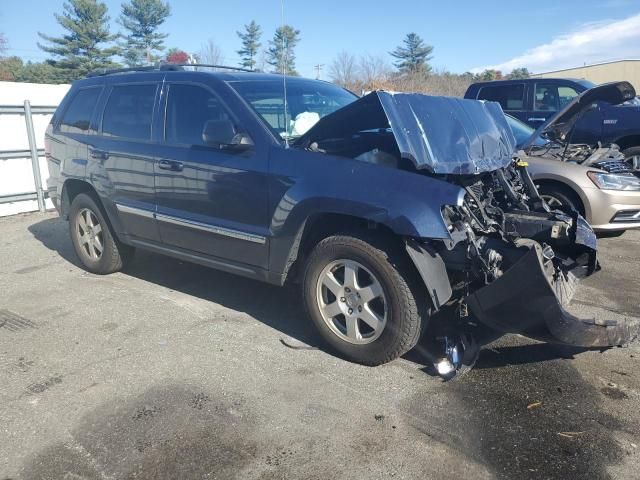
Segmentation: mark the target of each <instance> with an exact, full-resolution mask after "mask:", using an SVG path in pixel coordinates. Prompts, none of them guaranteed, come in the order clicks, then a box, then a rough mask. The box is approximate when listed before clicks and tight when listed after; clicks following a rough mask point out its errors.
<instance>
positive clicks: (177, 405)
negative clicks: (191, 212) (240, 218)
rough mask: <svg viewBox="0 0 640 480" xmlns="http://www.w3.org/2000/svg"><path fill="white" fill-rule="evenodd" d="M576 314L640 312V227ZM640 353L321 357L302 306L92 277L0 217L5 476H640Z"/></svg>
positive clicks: (285, 298) (512, 349) (508, 345)
mask: <svg viewBox="0 0 640 480" xmlns="http://www.w3.org/2000/svg"><path fill="white" fill-rule="evenodd" d="M600 259H601V263H602V266H603V269H602V271H600V272H598V273H597V274H595V275H593V276H592V277H590V278H588V279H587V280H585V281H584V282H583V283H582V284H581V286H580V288H579V291H578V294H577V297H576V299H575V301H574V302H575V305H576V307H577V308H578V309H580V310H583V311H584V313H585V314H589V312H594V311H600V313H602V312H603V311H604V312H605V313H606V312H610V313H612V314H616V315H623V316H627V317H636V318H638V317H640V305H639V300H638V297H639V293H640V289H639V285H640V278H639V274H640V232H627V233H626V234H625V235H623V236H622V237H620V238H614V239H603V240H601V241H600ZM639 367H640V347H638V346H637V345H635V346H632V347H628V348H616V349H611V350H607V351H605V352H599V351H580V350H577V349H571V348H567V347H558V346H550V345H545V344H541V343H537V342H534V341H531V340H527V339H524V338H522V337H518V336H510V337H506V338H504V339H501V340H500V341H498V342H496V343H495V344H492V345H490V346H489V347H487V348H485V349H484V350H483V351H482V353H481V356H480V359H479V361H478V364H477V366H476V368H475V369H474V370H472V371H471V372H470V373H469V374H467V375H465V376H463V377H461V378H459V379H456V380H455V381H452V382H443V381H442V380H441V379H440V378H438V377H436V376H433V375H432V374H431V369H430V368H429V365H428V362H427V361H426V360H425V359H424V357H423V356H422V355H421V352H420V348H417V349H416V350H415V351H414V352H411V353H410V354H408V355H407V356H406V358H402V359H399V360H396V361H394V362H392V363H390V364H387V365H384V366H381V367H376V368H368V367H363V366H360V365H356V364H352V363H349V362H346V361H344V360H341V359H339V358H337V357H335V356H333V355H331V354H330V353H327V352H326V351H324V350H323V348H322V346H321V345H320V344H319V341H318V338H317V336H316V335H315V334H314V332H313V330H312V328H311V326H310V322H309V321H308V320H307V319H306V318H305V314H304V311H303V309H302V305H301V298H300V293H299V291H298V290H297V289H296V288H294V287H287V288H278V287H275V286H270V285H265V284H261V283H258V282H255V281H251V280H247V279H243V278H239V277H235V276H232V275H229V274H225V273H220V272H216V271H213V270H209V269H206V268H204V267H200V266H197V265H191V264H187V263H183V262H179V261H177V260H173V259H169V258H166V257H162V256H158V255H154V254H150V253H145V252H138V253H137V255H136V260H135V261H134V263H133V265H131V267H130V268H128V269H127V271H126V272H122V273H117V274H114V275H110V276H96V275H92V274H89V273H87V272H85V271H84V270H82V269H81V268H80V267H79V262H78V260H77V259H76V257H75V254H74V253H73V250H72V246H71V242H70V240H69V237H68V232H67V224H66V222H64V221H62V220H60V219H59V218H58V217H57V216H56V215H55V214H52V213H48V214H30V215H20V216H14V217H8V218H3V219H0V379H2V381H1V382H0V480H6V479H12V480H17V479H45V478H46V479H102V480H104V479H121V478H123V479H128V478H136V479H227V478H237V479H292V478H296V479H297V478H301V479H318V480H320V479H322V480H330V479H381V478H394V479H417V478H442V479H444V478H455V479H467V478H473V479H485V478H486V479H490V478H508V479H514V478H518V479H529V478H530V479H563V480H566V479H569V478H588V479H601V478H602V479H604V478H611V479H623V480H624V479H637V478H638V472H640V369H639Z"/></svg>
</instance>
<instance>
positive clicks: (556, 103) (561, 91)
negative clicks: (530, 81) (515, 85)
mask: <svg viewBox="0 0 640 480" xmlns="http://www.w3.org/2000/svg"><path fill="white" fill-rule="evenodd" d="M578 95H579V93H578V92H577V91H576V90H575V89H574V88H572V87H568V86H560V87H558V86H557V85H552V84H544V83H538V84H536V94H535V109H536V110H538V111H541V112H545V111H546V112H557V111H558V110H561V109H562V108H564V107H565V106H566V105H567V104H568V103H569V102H571V101H572V100H573V99H574V98H576V97H577V96H578Z"/></svg>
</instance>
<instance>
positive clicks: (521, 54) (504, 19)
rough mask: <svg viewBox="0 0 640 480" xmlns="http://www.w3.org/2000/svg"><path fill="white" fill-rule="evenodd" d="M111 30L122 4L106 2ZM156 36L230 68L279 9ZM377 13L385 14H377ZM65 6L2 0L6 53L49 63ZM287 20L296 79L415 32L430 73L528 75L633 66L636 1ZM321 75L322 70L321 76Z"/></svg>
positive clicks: (196, 10)
mask: <svg viewBox="0 0 640 480" xmlns="http://www.w3.org/2000/svg"><path fill="white" fill-rule="evenodd" d="M106 3H107V5H108V6H109V12H110V15H111V17H112V23H113V28H114V30H117V28H119V26H118V25H117V24H116V23H115V19H116V17H117V16H118V14H119V10H120V4H121V3H122V1H121V0H117V1H113V0H107V1H106ZM170 3H171V6H172V10H173V12H172V16H171V17H170V18H169V19H168V20H167V22H166V23H165V25H164V26H163V28H162V30H163V31H165V32H167V33H169V38H168V39H167V41H166V44H167V46H169V47H173V46H175V47H179V48H182V49H184V50H186V51H189V52H197V51H198V50H200V48H201V45H202V44H203V43H204V42H205V41H207V40H208V39H212V40H214V41H215V42H216V43H217V44H218V45H219V46H220V47H221V49H222V50H223V53H224V55H225V61H226V62H225V63H227V64H236V63H237V54H236V52H235V51H236V50H237V49H238V47H239V39H238V37H237V36H236V33H235V32H236V30H240V29H242V26H243V24H245V23H248V22H249V21H251V20H252V19H255V20H256V21H257V22H258V23H259V24H260V25H261V26H262V28H263V31H264V34H263V44H264V46H266V43H267V40H268V39H269V38H270V37H271V36H272V35H273V31H274V30H275V28H277V26H278V25H279V24H280V1H279V0H232V1H228V0H227V1H217V0H180V1H178V0H174V1H170ZM380 4H384V5H386V6H385V7H382V6H377V5H380ZM61 6H62V0H2V2H0V32H4V34H5V35H6V37H7V39H8V41H9V46H10V51H9V53H10V54H15V55H19V56H22V57H23V58H25V59H30V60H42V59H44V58H45V57H46V55H45V54H44V52H42V51H40V50H39V49H38V47H37V45H36V42H37V40H38V37H37V34H36V32H37V31H41V32H44V33H47V34H50V35H57V34H60V33H61V29H60V27H59V26H58V25H57V23H56V22H55V20H54V17H53V13H54V12H55V11H61ZM285 21H286V22H287V23H289V24H291V25H293V26H295V27H296V28H298V29H300V30H301V39H302V40H301V42H300V44H299V46H298V48H297V49H296V53H297V67H298V70H299V71H300V73H301V74H303V75H305V76H313V75H314V70H313V66H314V65H315V64H317V63H323V64H325V65H327V66H328V64H330V62H331V60H332V58H333V57H334V56H335V54H336V53H337V52H339V51H340V50H347V51H350V52H353V53H355V54H373V55H378V54H382V55H385V56H387V58H388V59H389V61H391V60H392V59H391V58H390V57H388V55H386V54H387V52H388V51H390V50H392V49H393V48H394V47H395V46H396V45H398V44H399V43H401V41H402V39H403V37H404V35H405V34H406V33H408V32H411V31H414V32H416V33H418V34H419V35H421V36H422V37H423V38H424V39H425V40H426V41H427V42H428V43H429V44H431V45H433V46H434V47H435V50H434V53H435V57H434V59H433V62H432V63H433V64H434V66H436V67H439V68H447V69H449V70H451V71H454V72H464V71H466V70H472V69H481V68H484V67H488V66H490V67H494V66H495V67H498V68H501V69H503V70H505V71H509V70H510V69H511V68H513V67H514V66H519V65H525V66H528V67H529V68H530V69H531V70H533V71H545V70H553V69H556V68H562V67H570V66H575V65H581V64H583V63H585V62H586V63H589V62H597V61H605V60H612V59H618V58H623V57H624V58H629V57H633V58H640V0H581V1H578V0H570V1H569V0H536V1H532V2H526V3H525V2H520V1H514V0H511V1H502V0H484V1H448V2H442V1H429V0H395V1H393V2H371V1H367V2H365V1H361V0H351V1H350V0H342V1H337V0H320V1H317V2H309V1H308V0H307V1H304V0H297V1H293V0H285ZM326 72H327V67H325V70H324V75H323V76H324V77H326Z"/></svg>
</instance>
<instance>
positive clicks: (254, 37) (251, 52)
mask: <svg viewBox="0 0 640 480" xmlns="http://www.w3.org/2000/svg"><path fill="white" fill-rule="evenodd" d="M236 33H237V34H238V37H240V40H242V48H241V49H240V50H237V52H236V53H237V54H238V55H240V58H241V61H240V66H241V67H244V68H250V69H251V70H254V69H255V67H256V57H257V55H258V50H259V49H260V47H261V46H262V44H261V43H260V37H261V36H262V29H261V28H260V25H258V24H257V23H256V22H255V20H251V23H250V24H249V25H245V26H244V33H242V32H236Z"/></svg>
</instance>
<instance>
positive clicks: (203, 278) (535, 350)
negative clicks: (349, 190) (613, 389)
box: [28, 218, 585, 376]
mask: <svg viewBox="0 0 640 480" xmlns="http://www.w3.org/2000/svg"><path fill="white" fill-rule="evenodd" d="M28 229H29V231H30V232H31V234H32V235H33V236H34V237H35V238H36V239H37V240H38V241H40V242H41V243H42V244H43V245H44V246H45V247H47V248H48V249H50V250H53V251H55V252H57V253H58V254H59V255H60V256H61V257H62V258H64V259H65V260H66V261H67V262H69V263H71V264H73V265H74V266H76V267H78V268H81V264H80V261H79V260H78V258H77V257H76V254H75V252H74V250H73V246H72V244H71V241H70V239H69V234H68V231H67V223H66V222H65V221H63V220H61V219H59V218H49V219H46V220H42V221H40V222H38V223H35V224H33V225H30V226H29V227H28ZM122 274H124V275H129V276H132V277H135V278H138V279H140V280H143V281H145V282H150V283H153V284H156V285H160V286H162V287H165V288H167V289H170V290H174V291H178V292H181V293H184V294H187V295H190V296H193V297H196V298H200V299H203V300H207V301H210V302H213V303H216V304H218V305H221V306H223V307H226V308H229V309H232V310H235V311H238V312H244V313H246V314H248V315H250V316H251V317H253V318H255V319H256V320H258V321H260V322H262V323H264V324H265V325H268V326H269V327H271V328H273V329H275V330H278V331H279V332H281V333H282V334H283V335H285V336H288V337H291V338H292V339H295V340H297V341H298V342H301V344H297V343H296V342H295V341H294V342H291V341H290V340H289V339H287V338H282V340H283V344H284V345H285V346H289V347H292V348H308V347H307V346H309V347H311V348H320V349H322V350H325V351H327V352H328V353H331V354H334V352H331V351H329V350H328V349H327V347H326V345H325V344H324V342H323V341H322V339H321V338H320V336H319V335H318V334H317V333H316V332H315V330H314V328H313V326H312V325H311V322H310V321H309V320H308V318H307V315H306V313H305V310H304V307H303V304H302V295H301V290H300V287H299V286H298V285H292V284H287V285H285V287H284V288H280V287H277V286H274V285H269V284H266V283H262V282H258V281H255V280H251V279H247V278H243V277H239V276H237V275H232V274H229V273H225V272H220V271H217V270H213V269H210V268H207V267H203V266H200V265H197V264H192V263H188V262H182V261H180V260H177V259H174V258H170V257H166V256H163V255H158V254H154V253H151V252H146V251H142V250H138V251H136V256H135V259H134V261H133V262H132V263H131V264H130V265H129V266H128V267H127V268H126V269H125V270H124V271H123V272H122ZM489 347H490V348H488V349H487V348H485V349H483V350H482V352H481V354H480V358H479V360H478V362H477V363H476V366H475V368H480V369H486V368H499V367H504V366H508V365H517V364H523V363H538V362H544V361H548V360H553V359H558V358H571V356H572V355H573V354H576V353H579V352H581V351H584V350H585V349H578V348H572V347H567V346H558V345H548V344H540V343H532V344H527V345H510V346H498V347H495V348H494V347H491V346H489ZM404 358H405V359H406V360H409V361H411V362H413V363H416V364H417V365H418V366H419V368H420V369H421V370H422V371H423V372H424V373H426V374H427V375H430V376H438V374H437V372H436V371H435V369H434V368H433V363H434V362H435V361H436V357H435V356H434V354H433V349H432V348H430V346H429V345H427V343H426V342H422V343H421V344H419V345H417V346H416V347H415V348H414V349H413V350H412V351H410V352H409V353H407V354H406V355H405V356H404Z"/></svg>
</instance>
